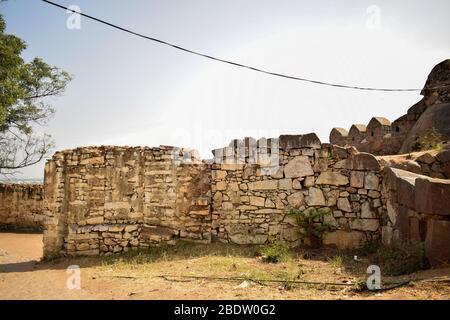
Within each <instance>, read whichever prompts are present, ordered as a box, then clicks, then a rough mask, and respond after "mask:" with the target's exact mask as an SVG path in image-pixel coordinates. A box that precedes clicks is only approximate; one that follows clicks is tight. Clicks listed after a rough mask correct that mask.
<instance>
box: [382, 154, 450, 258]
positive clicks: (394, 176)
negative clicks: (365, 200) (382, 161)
mask: <svg viewBox="0 0 450 320" xmlns="http://www.w3.org/2000/svg"><path fill="white" fill-rule="evenodd" d="M427 162H433V161H431V160H430V159H429V158H428V160H427ZM382 194H383V199H384V200H385V203H386V213H385V214H386V217H385V219H382V221H385V225H383V227H382V240H383V243H385V244H387V245H390V246H396V245H400V244H402V243H424V247H425V255H426V257H427V258H428V260H429V261H430V263H431V264H432V265H438V264H440V263H444V262H448V261H450V238H449V235H450V220H448V217H449V216H450V180H445V179H434V178H430V177H427V176H424V175H418V174H415V173H411V172H408V171H404V170H401V169H395V168H389V167H386V168H385V169H384V175H383V188H382Z"/></svg>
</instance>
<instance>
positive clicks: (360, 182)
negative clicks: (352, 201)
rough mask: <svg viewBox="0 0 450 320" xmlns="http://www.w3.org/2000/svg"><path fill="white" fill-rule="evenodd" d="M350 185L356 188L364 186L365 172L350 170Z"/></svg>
mask: <svg viewBox="0 0 450 320" xmlns="http://www.w3.org/2000/svg"><path fill="white" fill-rule="evenodd" d="M350 186H352V187H354V188H363V187H364V172H360V171H352V172H350Z"/></svg>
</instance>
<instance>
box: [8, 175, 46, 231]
mask: <svg viewBox="0 0 450 320" xmlns="http://www.w3.org/2000/svg"><path fill="white" fill-rule="evenodd" d="M43 220H44V215H43V187H42V185H41V184H6V183H0V229H30V230H39V229H41V228H42V225H43Z"/></svg>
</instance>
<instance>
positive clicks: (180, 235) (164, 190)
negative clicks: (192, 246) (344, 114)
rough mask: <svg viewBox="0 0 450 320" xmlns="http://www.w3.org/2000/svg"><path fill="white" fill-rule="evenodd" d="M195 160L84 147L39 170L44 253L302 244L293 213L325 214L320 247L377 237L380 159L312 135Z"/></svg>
mask: <svg viewBox="0 0 450 320" xmlns="http://www.w3.org/2000/svg"><path fill="white" fill-rule="evenodd" d="M213 154H214V160H212V161H201V160H200V159H199V158H198V156H197V154H196V152H195V151H193V150H187V149H180V148H175V147H165V146H160V147H158V148H140V147H135V148H129V147H89V148H78V149H74V150H65V151H61V152H57V153H56V154H55V155H54V156H53V158H52V159H51V160H49V161H48V162H47V164H46V167H45V182H44V190H45V201H44V209H45V210H44V212H45V215H46V218H47V219H46V225H45V227H46V228H45V234H44V244H45V246H44V250H45V254H46V255H52V254H69V255H99V254H111V253H119V252H124V251H128V250H136V249H138V248H142V247H147V246H149V245H151V244H155V243H160V242H168V243H174V242H175V241H176V240H179V239H184V240H189V241H197V242H203V243H209V242H211V241H215V240H217V241H222V242H231V243H236V244H263V243H266V242H268V241H280V242H285V243H289V244H291V245H296V244H299V243H300V242H299V240H300V237H299V234H298V227H297V226H296V225H295V221H294V220H293V218H291V217H289V216H288V211H289V210H290V209H299V210H306V209H308V208H311V207H314V208H320V209H323V210H327V211H328V212H329V213H330V215H329V216H327V218H326V219H327V223H329V224H331V225H332V226H333V227H334V228H335V232H331V233H329V234H327V235H326V236H325V243H326V244H332V245H336V246H338V247H339V248H350V247H355V246H358V245H359V244H361V243H362V242H364V241H367V240H371V239H375V238H377V237H378V238H379V237H380V234H381V233H380V230H381V229H380V223H379V219H380V217H381V215H382V211H383V207H382V206H383V205H382V200H381V193H380V191H381V183H380V182H381V175H380V169H381V168H380V165H379V163H378V161H377V160H376V158H375V157H374V156H372V155H370V154H365V153H358V152H356V151H355V150H354V149H352V148H347V149H346V148H341V147H337V146H331V145H329V144H321V142H320V140H319V139H318V138H317V136H316V135H315V134H307V135H292V136H280V137H279V138H274V139H260V140H258V141H256V140H255V139H252V138H246V139H244V140H233V141H232V142H231V143H230V146H228V147H226V148H222V149H217V150H214V151H213Z"/></svg>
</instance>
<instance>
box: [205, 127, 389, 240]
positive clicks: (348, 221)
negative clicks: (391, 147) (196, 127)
mask: <svg viewBox="0 0 450 320" xmlns="http://www.w3.org/2000/svg"><path fill="white" fill-rule="evenodd" d="M238 146H240V148H239V147H238ZM214 154H215V164H213V165H212V179H213V180H212V186H211V190H212V197H213V200H212V203H213V208H212V235H213V236H214V237H216V238H217V239H218V240H220V241H225V242H231V243H237V244H247V243H256V244H262V243H265V242H266V241H268V239H270V240H276V241H282V242H287V243H290V244H292V245H297V244H299V243H300V242H299V240H300V235H299V232H298V227H297V225H296V222H295V220H294V219H293V218H292V217H291V216H289V215H288V212H289V211H290V209H299V210H308V209H309V208H316V209H321V210H323V212H328V213H329V215H326V216H325V218H324V220H325V223H327V224H329V225H331V226H333V227H334V229H335V230H334V232H330V233H327V234H325V237H324V243H325V244H331V245H336V246H337V247H339V248H354V247H357V246H358V245H360V244H362V243H363V242H365V241H370V240H372V239H376V238H377V237H378V235H379V231H380V229H379V226H380V224H379V217H380V216H381V214H382V210H383V208H382V201H381V193H380V191H381V184H380V181H381V180H380V179H381V176H380V174H379V171H380V165H379V163H378V161H377V160H376V159H375V157H373V156H372V155H369V154H364V153H356V154H353V153H352V149H345V148H340V147H333V146H331V145H329V144H321V142H320V141H319V139H318V138H317V136H316V135H315V134H308V135H303V136H302V135H295V136H280V137H279V139H269V140H266V139H260V140H258V141H254V140H252V139H246V140H245V141H242V140H240V141H239V140H235V141H232V143H231V144H230V146H228V147H226V148H223V149H218V150H215V151H214ZM254 159H260V160H259V161H258V163H255V161H254ZM222 162H223V163H222ZM317 222H318V223H320V221H317Z"/></svg>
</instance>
